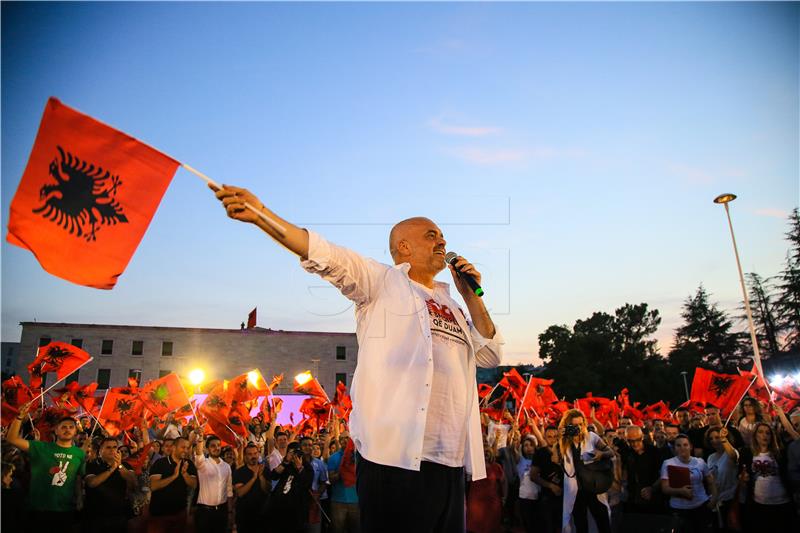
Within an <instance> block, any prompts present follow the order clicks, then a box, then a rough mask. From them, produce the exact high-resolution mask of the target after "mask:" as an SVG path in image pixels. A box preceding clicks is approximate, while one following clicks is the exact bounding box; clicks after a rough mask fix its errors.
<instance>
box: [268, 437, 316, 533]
mask: <svg viewBox="0 0 800 533" xmlns="http://www.w3.org/2000/svg"><path fill="white" fill-rule="evenodd" d="M270 477H272V479H277V480H278V484H277V485H276V486H275V490H274V491H272V495H271V496H270V501H269V522H270V524H271V525H272V526H273V527H274V528H275V531H281V532H286V533H292V532H295V533H301V532H302V533H304V532H305V526H306V523H307V522H308V505H309V503H310V500H311V493H310V490H311V482H312V481H313V478H314V469H313V468H312V467H311V465H310V464H309V463H306V462H304V461H303V454H302V452H301V451H300V444H299V443H297V442H290V443H289V446H288V448H287V449H286V456H285V457H284V458H283V461H282V462H281V463H280V464H279V465H278V466H277V467H275V470H273V471H272V472H271V473H270Z"/></svg>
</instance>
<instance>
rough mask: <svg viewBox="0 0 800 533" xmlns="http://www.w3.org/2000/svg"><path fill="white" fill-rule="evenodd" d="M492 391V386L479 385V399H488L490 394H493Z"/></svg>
mask: <svg viewBox="0 0 800 533" xmlns="http://www.w3.org/2000/svg"><path fill="white" fill-rule="evenodd" d="M492 390H494V389H493V388H492V386H491V385H487V384H486V383H479V384H478V398H479V399H481V400H482V399H484V398H486V397H487V396H488V395H489V394H491V393H492Z"/></svg>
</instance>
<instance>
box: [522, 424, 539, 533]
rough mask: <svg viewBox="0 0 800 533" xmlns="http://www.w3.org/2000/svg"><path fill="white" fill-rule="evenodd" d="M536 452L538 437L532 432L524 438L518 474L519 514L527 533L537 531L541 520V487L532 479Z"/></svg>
mask: <svg viewBox="0 0 800 533" xmlns="http://www.w3.org/2000/svg"><path fill="white" fill-rule="evenodd" d="M535 452H536V438H535V437H534V436H533V435H531V434H528V435H525V437H524V438H523V439H522V448H521V450H520V457H519V462H517V475H518V476H519V500H518V501H519V514H520V516H521V518H522V525H523V527H525V531H526V532H527V533H532V532H534V531H536V525H537V523H538V522H539V519H538V517H537V507H538V503H539V491H540V488H539V485H537V484H536V483H534V482H533V480H532V479H531V465H532V462H533V454H534V453H535Z"/></svg>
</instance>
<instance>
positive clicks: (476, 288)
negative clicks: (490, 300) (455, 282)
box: [444, 252, 483, 296]
mask: <svg viewBox="0 0 800 533" xmlns="http://www.w3.org/2000/svg"><path fill="white" fill-rule="evenodd" d="M444 260H445V261H446V262H447V263H448V264H451V265H453V268H455V270H456V274H457V275H458V276H459V277H463V278H464V281H466V282H467V285H469V288H470V289H472V292H474V293H475V295H476V296H483V289H482V288H481V286H480V285H478V282H477V281H475V278H473V277H472V276H471V275H469V274H466V273H464V272H461V271H460V270H459V269H458V268H456V261H458V254H457V253H455V252H447V255H445V256H444Z"/></svg>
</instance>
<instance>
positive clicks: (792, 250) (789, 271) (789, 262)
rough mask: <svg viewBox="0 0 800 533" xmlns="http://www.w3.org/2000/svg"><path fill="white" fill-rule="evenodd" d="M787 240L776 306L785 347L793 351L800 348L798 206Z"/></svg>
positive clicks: (793, 215) (778, 277)
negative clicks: (784, 263) (784, 262)
mask: <svg viewBox="0 0 800 533" xmlns="http://www.w3.org/2000/svg"><path fill="white" fill-rule="evenodd" d="M786 240H787V241H789V251H788V252H787V253H786V266H785V268H784V269H783V271H782V272H781V273H780V274H779V275H778V276H777V287H776V289H777V291H778V296H777V299H776V302H775V307H776V315H777V317H776V318H777V322H778V326H777V327H778V330H779V332H780V334H781V335H782V336H783V348H784V350H786V351H792V350H800V213H798V209H797V208H795V209H794V210H793V211H792V213H791V215H789V231H788V232H787V233H786Z"/></svg>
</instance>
